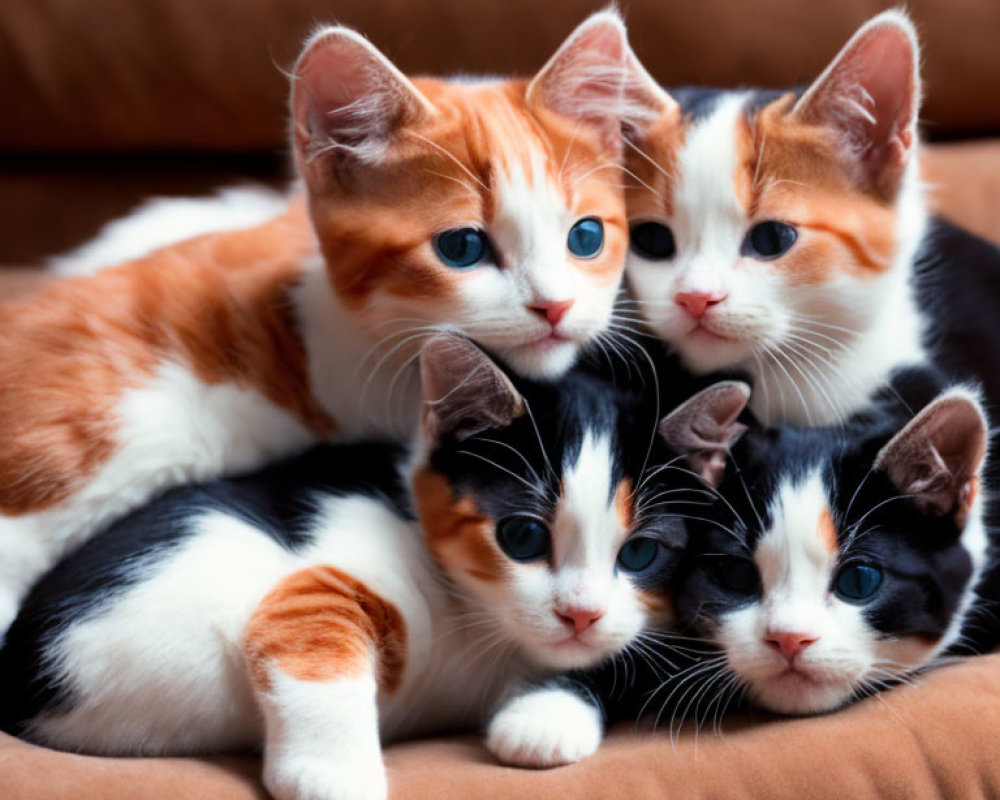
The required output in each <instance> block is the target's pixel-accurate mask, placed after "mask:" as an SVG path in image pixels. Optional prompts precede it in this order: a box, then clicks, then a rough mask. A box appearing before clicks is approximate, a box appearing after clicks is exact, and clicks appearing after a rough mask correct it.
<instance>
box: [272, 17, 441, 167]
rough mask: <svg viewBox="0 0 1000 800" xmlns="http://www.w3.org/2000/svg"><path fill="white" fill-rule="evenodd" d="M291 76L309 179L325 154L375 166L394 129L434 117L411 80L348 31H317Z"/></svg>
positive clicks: (295, 127) (295, 128)
mask: <svg viewBox="0 0 1000 800" xmlns="http://www.w3.org/2000/svg"><path fill="white" fill-rule="evenodd" d="M293 75H294V83H293V85H292V132H293V141H294V147H295V153H296V157H297V158H298V160H299V163H300V165H301V166H302V168H303V171H304V172H306V173H307V175H308V173H309V172H310V166H312V165H313V163H314V162H316V161H323V160H325V159H323V158H320V157H321V156H329V157H332V158H335V159H338V161H340V162H341V163H350V162H352V161H353V162H361V163H364V162H368V163H373V162H376V161H377V160H378V159H379V158H380V157H381V155H382V154H383V153H384V151H385V148H386V146H387V145H388V143H389V141H390V139H391V138H392V136H393V134H394V133H395V132H396V131H398V130H399V129H400V128H401V127H403V126H404V125H408V124H411V123H413V122H416V121H418V120H420V119H421V118H422V117H423V116H424V115H429V114H433V113H435V111H434V107H433V106H432V105H431V103H430V101H429V100H427V98H426V97H424V96H423V95H422V94H421V93H420V91H419V90H418V89H417V88H416V87H415V86H414V85H413V84H412V83H411V82H410V81H409V80H408V79H407V77H406V76H405V75H403V73H402V72H400V71H399V70H398V69H396V67H395V66H393V64H392V63H391V62H390V61H389V59H387V58H386V57H385V56H384V55H382V54H381V53H380V52H379V51H378V50H377V49H375V47H374V46H372V44H371V43H369V42H368V40H367V39H365V38H364V37H363V36H361V35H360V34H359V33H357V32H355V31H352V30H351V29H350V28H344V27H342V26H335V27H326V28H321V29H320V30H318V31H316V33H314V34H313V35H312V36H311V37H310V38H309V40H308V41H307V42H306V45H305V47H304V48H303V50H302V54H301V55H300V56H299V59H298V61H296V62H295V68H294V72H293Z"/></svg>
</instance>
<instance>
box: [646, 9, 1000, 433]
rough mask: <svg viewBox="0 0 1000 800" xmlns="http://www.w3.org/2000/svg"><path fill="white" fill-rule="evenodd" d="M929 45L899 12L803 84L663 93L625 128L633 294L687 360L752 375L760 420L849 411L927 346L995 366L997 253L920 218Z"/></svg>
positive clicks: (944, 357) (944, 356) (991, 369)
mask: <svg viewBox="0 0 1000 800" xmlns="http://www.w3.org/2000/svg"><path fill="white" fill-rule="evenodd" d="M919 58H920V56H919V46H918V42H917V37H916V33H915V31H914V27H913V25H912V23H911V22H910V20H909V19H908V17H907V16H906V15H905V14H904V13H903V12H901V11H887V12H885V13H882V14H879V15H878V16H876V17H874V18H873V19H872V20H870V21H869V22H868V23H866V24H865V25H863V26H862V27H861V28H860V29H859V30H858V31H857V33H856V34H855V35H854V36H853V37H852V38H851V40H850V41H849V42H848V43H847V44H846V45H845V47H844V48H843V49H842V50H841V52H840V53H839V54H838V55H837V56H836V58H834V60H833V61H832V63H831V64H830V65H829V66H828V67H827V68H826V70H824V72H823V73H822V74H821V75H820V76H819V78H817V79H816V80H815V82H813V84H812V85H811V86H809V87H808V88H807V89H806V90H805V91H802V92H788V93H779V92H769V91H753V90H750V91H716V90H700V89H684V90H680V91H676V92H672V93H671V94H669V95H668V94H667V93H665V92H664V93H663V94H662V95H661V100H662V102H663V104H664V112H663V113H662V114H661V116H660V118H659V119H658V120H657V121H656V122H655V123H654V124H653V125H651V126H648V127H646V128H641V129H639V130H636V131H634V132H633V134H634V136H633V138H634V143H633V146H632V150H631V151H630V158H629V160H628V164H627V166H628V169H629V171H630V173H632V174H633V175H634V176H635V178H634V183H633V188H632V189H631V190H630V193H629V218H630V221H631V230H632V246H631V252H630V255H629V265H628V268H627V282H628V285H629V287H630V289H631V292H632V295H633V297H634V300H632V301H626V304H628V303H631V306H630V307H631V309H632V312H633V314H634V316H636V317H638V318H641V320H642V321H643V322H644V323H645V324H647V325H648V326H649V328H651V329H652V331H653V332H654V333H655V334H656V336H657V337H659V339H661V340H662V341H663V342H664V343H666V344H668V345H669V346H670V347H671V348H673V349H674V350H676V351H677V353H679V354H680V356H681V358H682V360H683V362H684V365H685V366H686V367H687V368H688V369H690V370H692V371H694V372H696V373H707V372H711V371H713V370H718V369H739V370H743V371H744V372H746V373H748V374H750V375H751V376H752V382H753V384H754V387H755V391H754V398H753V400H752V407H753V410H754V412H755V414H756V415H757V416H758V417H759V418H760V419H761V420H762V421H763V422H764V423H765V424H780V423H782V422H786V421H787V422H792V423H794V424H800V425H802V424H808V425H825V424H830V423H834V422H840V421H843V420H844V419H846V418H847V417H849V416H850V415H851V414H852V413H853V412H855V411H857V410H859V409H862V408H864V406H865V404H866V403H867V402H868V399H869V397H870V395H871V394H872V392H873V391H875V390H877V388H878V387H880V386H882V385H884V384H885V383H886V382H887V380H888V379H889V378H890V376H891V374H892V372H893V371H894V370H896V369H897V368H899V367H904V366H907V365H912V364H921V363H925V362H926V361H927V359H928V356H930V357H931V358H932V359H933V361H934V362H935V363H936V364H937V365H938V366H939V367H941V368H943V369H945V370H946V371H948V372H950V373H952V374H953V375H955V376H956V377H957V378H959V379H960V380H968V379H977V378H978V376H987V375H989V376H990V377H989V380H990V381H991V382H992V381H993V380H994V379H993V378H992V375H993V374H994V373H995V372H996V368H997V366H998V364H997V361H998V359H1000V356H997V355H996V354H995V353H994V352H993V351H994V350H996V348H995V347H993V341H994V339H995V333H994V332H993V331H992V330H991V329H990V327H989V324H990V320H991V319H992V313H993V310H994V309H995V308H996V307H997V303H998V302H1000V250H998V249H997V248H995V247H993V246H992V245H990V244H988V243H986V242H982V241H980V240H977V239H976V238H975V237H973V236H971V235H970V234H966V233H964V232H961V231H958V230H956V229H955V228H954V227H953V226H949V225H948V224H947V223H943V222H941V221H932V222H930V224H929V222H928V215H927V209H926V204H925V201H924V196H923V191H922V187H921V184H920V177H919V173H918V141H917V118H918V114H919V110H920V94H921V82H920V74H919ZM942 297H946V298H947V302H944V301H942ZM952 331H954V332H955V333H954V334H953V333H952ZM956 339H958V341H956ZM970 339H971V340H974V341H975V342H976V346H975V348H974V353H970V351H969V349H968V342H969V340H970ZM970 362H971V363H970ZM987 397H988V398H989V400H990V401H991V402H993V403H997V402H1000V386H996V387H995V386H992V385H990V386H987Z"/></svg>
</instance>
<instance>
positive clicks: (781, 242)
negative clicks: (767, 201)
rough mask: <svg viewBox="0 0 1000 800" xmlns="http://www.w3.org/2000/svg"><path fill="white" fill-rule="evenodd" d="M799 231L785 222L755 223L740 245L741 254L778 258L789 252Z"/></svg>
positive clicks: (753, 256) (752, 256)
mask: <svg viewBox="0 0 1000 800" xmlns="http://www.w3.org/2000/svg"><path fill="white" fill-rule="evenodd" d="M798 238H799V233H798V231H797V230H795V228H793V227H792V226H791V225H786V224H785V223H784V222H774V221H769V222H761V223H758V224H757V225H754V226H753V227H752V228H751V229H750V232H749V233H748V234H747V238H746V239H744V240H743V246H742V247H740V255H744V256H750V257H751V258H777V257H778V256H780V255H783V254H784V253H786V252H788V249H789V248H790V247H791V246H792V245H793V244H795V240H796V239H798Z"/></svg>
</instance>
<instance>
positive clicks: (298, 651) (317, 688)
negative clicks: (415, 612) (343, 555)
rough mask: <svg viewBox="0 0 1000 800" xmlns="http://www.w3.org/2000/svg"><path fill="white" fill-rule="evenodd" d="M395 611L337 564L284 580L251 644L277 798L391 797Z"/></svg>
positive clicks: (398, 638)
mask: <svg viewBox="0 0 1000 800" xmlns="http://www.w3.org/2000/svg"><path fill="white" fill-rule="evenodd" d="M405 638H406V637H405V626H404V624H403V620H402V617H401V616H400V614H399V612H398V611H396V609H395V607H394V606H392V605H391V604H390V603H388V602H386V601H385V600H383V599H382V598H381V597H379V596H378V595H376V594H374V593H373V592H371V591H370V590H368V588H367V587H365V586H364V584H362V583H360V582H359V581H356V580H354V579H353V578H351V577H350V576H349V575H346V574H344V573H342V572H340V571H338V570H336V569H334V568H332V567H317V568H314V569H307V570H303V571H301V572H297V573H295V574H293V575H291V576H289V577H287V578H285V579H284V580H283V581H282V582H281V583H280V584H279V585H278V586H277V587H276V588H275V589H274V590H273V591H272V592H271V593H270V594H269V595H268V596H267V597H266V598H264V600H263V601H262V602H261V604H260V606H259V607H258V608H257V610H256V612H255V613H254V615H253V617H252V619H251V620H250V624H249V625H248V627H247V633H246V637H245V642H244V651H245V654H246V658H247V664H248V666H249V669H250V676H251V680H252V681H253V685H254V689H255V691H256V694H257V697H258V702H259V703H260V706H261V710H262V711H263V714H264V729H265V730H264V785H265V786H266V787H267V789H268V791H270V792H271V794H273V795H274V796H275V797H276V798H277V800H384V798H385V797H386V795H387V787H386V777H385V767H384V765H383V763H382V751H381V746H380V742H379V732H378V706H377V697H378V693H379V691H380V689H381V690H385V691H389V692H391V691H392V690H393V689H394V688H395V686H396V685H397V684H398V682H399V680H400V676H401V674H402V670H403V661H404V658H405Z"/></svg>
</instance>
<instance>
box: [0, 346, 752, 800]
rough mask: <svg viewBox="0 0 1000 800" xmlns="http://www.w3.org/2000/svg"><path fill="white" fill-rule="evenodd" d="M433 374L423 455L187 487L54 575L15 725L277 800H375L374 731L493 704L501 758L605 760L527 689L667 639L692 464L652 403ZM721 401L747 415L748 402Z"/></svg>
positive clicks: (565, 708)
mask: <svg viewBox="0 0 1000 800" xmlns="http://www.w3.org/2000/svg"><path fill="white" fill-rule="evenodd" d="M422 362H423V381H422V383H423V387H424V415H423V424H422V426H421V429H422V434H421V437H420V439H419V442H418V444H417V446H416V447H415V448H414V450H413V451H412V453H410V454H407V452H406V451H405V449H404V448H400V447H396V446H393V445H388V444H357V445H341V446H339V447H332V446H324V447H320V448H318V449H315V450H312V451H310V452H309V453H307V454H305V455H303V456H300V457H298V458H297V459H295V460H293V461H290V462H287V463H284V464H281V465H279V466H276V467H273V468H270V469H267V470H265V471H263V472H261V473H259V474H256V475H252V476H249V477H247V478H240V479H231V480H226V481H217V482H214V483H209V484H205V485H202V486H191V487H181V488H175V489H173V490H171V491H170V492H168V493H166V494H165V495H163V496H162V497H161V498H159V499H158V500H156V501H154V502H153V503H152V504H150V505H149V506H147V507H146V508H144V509H141V510H139V511H137V512H134V513H133V514H131V515H130V516H128V517H126V518H125V519H124V520H122V521H120V522H118V523H116V524H115V525H114V526H112V527H111V528H110V529H108V530H106V531H104V532H103V533H101V534H100V535H99V536H97V537H96V538H95V539H94V540H93V541H92V542H90V543H88V545H87V546H86V547H85V548H83V549H81V550H80V551H78V552H77V553H75V554H73V555H72V556H71V557H69V558H67V559H65V560H64V561H63V562H61V563H60V565H58V566H57V567H56V568H55V569H54V570H53V571H51V572H50V573H48V574H47V575H46V576H45V577H44V578H43V579H42V580H41V581H40V582H39V583H38V584H37V585H36V587H35V588H34V589H33V590H32V593H31V594H30V596H29V597H28V599H27V600H26V603H25V606H24V608H23V609H22V611H21V613H20V615H19V617H18V619H17V620H16V621H15V623H14V625H13V626H12V627H11V629H10V631H9V635H8V640H7V642H6V644H5V646H4V649H3V650H2V651H0V676H2V679H3V684H4V686H5V689H6V691H7V693H8V695H9V698H10V699H9V702H5V703H4V705H3V712H2V720H3V727H4V728H5V729H6V730H10V731H13V732H17V733H20V734H22V735H26V736H27V737H29V738H31V739H33V740H35V741H39V742H42V743H46V744H49V745H52V746H56V747H60V748H65V749H71V750H80V751H86V752H95V753H109V754H110V753H119V754H131V753H147V754H167V753H174V754H176V753H189V752H206V751H217V750H226V749H233V748H240V747H250V746H255V745H258V744H260V742H261V741H263V742H264V753H265V779H266V781H267V784H268V787H269V788H270V789H271V790H272V791H273V792H275V793H276V794H277V795H278V797H279V798H282V800H285V799H286V798H306V797H308V798H314V797H323V798H327V797H329V798H337V797H348V796H350V797H355V796H373V797H377V796H381V794H383V793H384V777H381V776H382V773H381V769H382V768H381V760H380V754H379V733H378V732H377V731H376V730H375V727H374V726H376V725H377V727H378V731H380V734H381V738H382V740H392V739H396V738H400V737H404V736H411V735H415V734H418V733H427V732H432V731H441V730H451V729H455V728H463V727H465V728H467V727H475V726H477V725H480V724H482V722H483V721H484V720H485V719H486V718H488V717H489V716H491V715H492V714H493V713H494V712H495V711H496V710H497V708H498V707H501V706H502V707H503V709H502V710H501V711H500V713H499V714H498V715H497V716H496V717H495V719H494V720H493V723H492V725H491V730H490V744H491V746H492V747H493V748H494V750H495V751H497V752H498V753H499V754H500V755H501V756H502V757H504V758H505V759H506V760H510V761H513V762H515V763H525V764H534V765H546V764H549V765H551V764H557V763H565V762H566V761H571V760H575V759H576V758H580V757H582V756H583V755H586V754H587V753H589V752H590V751H592V750H593V748H594V747H596V746H597V743H598V741H599V740H600V736H601V718H600V715H599V714H598V713H597V711H596V710H595V709H594V708H593V707H592V705H591V704H590V703H589V702H586V701H585V699H584V698H582V697H580V696H578V695H576V694H574V693H573V692H572V691H565V690H559V689H558V688H554V687H552V686H549V687H546V688H545V689H543V690H535V691H529V692H527V693H524V692H523V689H524V684H526V683H528V682H529V681H538V680H540V679H543V678H545V677H547V676H549V675H552V674H553V673H555V672H558V671H561V670H567V669H572V668H579V667H584V666H588V665H591V664H594V663H596V662H599V661H601V660H604V659H607V658H610V657H614V656H616V655H617V654H618V653H619V651H621V650H622V649H623V648H626V647H628V646H629V645H631V643H632V642H633V641H634V640H635V639H636V638H637V637H638V636H640V634H641V633H642V631H643V630H645V629H646V628H647V627H650V626H654V627H655V626H657V625H662V624H664V623H665V622H667V621H668V620H669V616H670V607H669V601H668V599H667V596H666V595H665V592H666V591H667V589H668V587H669V576H670V572H671V569H670V566H671V564H672V563H674V562H676V561H677V560H678V559H679V558H680V552H681V550H682V549H683V547H684V545H685V543H686V534H685V523H684V521H683V519H681V518H680V517H679V516H677V514H676V512H675V511H674V510H673V509H672V508H664V507H663V504H662V503H659V502H657V501H658V500H659V499H660V498H662V497H663V496H664V495H665V493H668V492H670V491H671V490H676V489H679V488H680V487H683V486H688V487H689V488H690V485H693V486H697V485H698V484H697V479H696V478H694V477H693V476H691V475H690V474H689V473H686V472H683V471H682V472H681V473H680V474H678V475H671V474H670V473H669V472H664V471H663V470H661V469H649V468H648V467H649V465H651V464H660V463H666V462H667V461H669V460H670V459H671V458H676V457H683V455H684V454H685V451H683V450H681V451H674V450H670V449H668V447H667V445H666V444H665V442H664V441H663V440H661V438H660V437H659V436H658V435H657V434H656V427H657V424H658V421H659V413H658V407H657V404H656V402H655V400H654V399H652V398H650V397H649V396H648V395H646V394H645V393H643V392H636V391H623V390H619V389H617V388H616V387H614V386H612V385H611V384H608V383H606V382H604V381H601V380H598V379H595V378H594V377H593V376H591V375H589V374H586V373H584V372H580V373H576V374H571V375H570V376H568V377H567V378H566V379H564V381H562V382H561V383H559V384H557V385H555V386H548V385H544V384H543V385H535V384H530V383H525V382H521V384H520V388H521V389H522V391H523V393H520V392H518V391H517V390H515V389H514V387H513V385H512V384H511V383H510V381H509V380H508V379H507V378H506V377H505V376H504V375H503V373H501V372H500V371H499V370H497V369H496V368H495V367H493V366H492V365H491V364H490V363H489V362H488V361H487V360H486V359H485V358H484V357H483V356H482V355H481V354H480V353H479V352H478V351H477V350H476V349H475V348H473V347H471V346H470V345H469V344H467V343H465V342H462V341H459V340H448V339H437V340H434V341H432V343H431V344H430V345H428V348H427V349H426V350H425V352H424V355H423V357H422ZM726 391H728V396H727V398H725V399H727V403H726V404H725V405H726V413H727V414H728V413H733V414H735V413H739V410H740V408H742V406H743V404H744V403H745V402H746V397H747V394H746V389H745V387H735V388H727V389H726ZM723 394H725V392H724V393H723ZM733 400H735V403H736V405H735V407H733V406H732V401H733ZM706 402H708V405H709V406H710V405H711V402H709V401H706ZM695 405H697V403H696V404H695ZM701 408H702V406H698V409H699V410H700V409H701ZM668 419H673V417H672V416H671V417H668ZM673 424H674V427H679V428H683V427H684V425H685V424H686V423H685V420H684V419H682V420H680V421H678V422H675V423H673ZM704 446H705V443H704V442H702V443H701V444H700V448H704ZM700 448H699V449H700ZM512 520H513V521H514V522H513V523H512V522H511V521H512ZM525 521H528V522H529V523H530V525H531V526H534V527H531V528H530V531H529V529H528V528H518V527H517V526H519V525H523V524H524V522H525ZM539 530H543V531H545V534H544V537H545V538H544V539H542V540H539V541H540V542H541V545H542V546H541V547H534V545H537V544H539V542H534V541H533V539H532V537H535V536H536V534H537V533H538V531H539ZM512 531H513V533H511V532H512ZM522 534H523V535H524V536H526V537H527V538H523V536H522ZM525 545H528V546H529V547H528V549H529V550H531V552H528V551H527V550H525V549H524V548H525ZM532 547H534V549H532ZM630 548H631V549H630ZM636 557H638V561H636V560H635V559H636ZM639 562H641V563H639ZM353 792H360V794H353Z"/></svg>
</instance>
